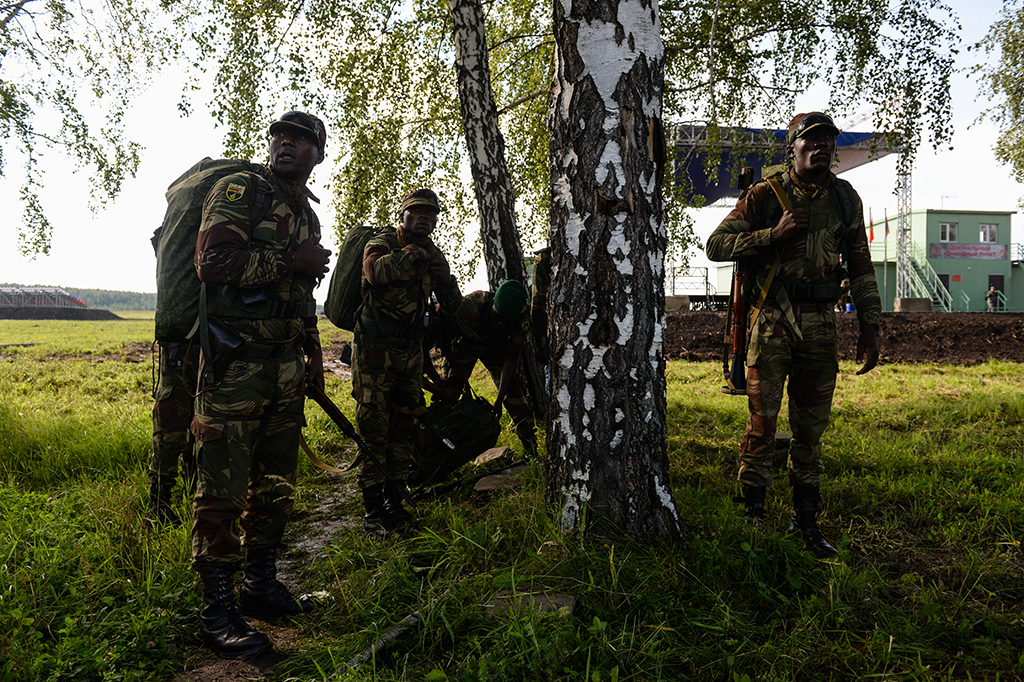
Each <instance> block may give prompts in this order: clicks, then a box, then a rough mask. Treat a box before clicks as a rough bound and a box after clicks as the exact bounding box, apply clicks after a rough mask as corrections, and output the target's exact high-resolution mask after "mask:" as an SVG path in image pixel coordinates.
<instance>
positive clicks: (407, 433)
mask: <svg viewBox="0 0 1024 682" xmlns="http://www.w3.org/2000/svg"><path fill="white" fill-rule="evenodd" d="M440 212H441V204H440V201H439V200H438V198H437V195H436V194H435V193H434V192H433V191H432V190H430V189H417V190H414V191H412V192H409V193H408V194H406V195H405V196H404V197H402V201H401V203H400V204H399V207H398V216H399V226H398V228H397V229H396V230H385V231H383V232H381V233H380V234H377V235H375V236H374V237H373V238H371V239H370V241H369V242H367V244H366V248H365V249H364V250H363V305H362V308H361V309H360V313H359V317H358V321H357V322H356V329H355V333H354V335H353V352H352V397H353V398H355V400H356V429H357V430H358V431H359V435H360V436H361V437H362V438H363V440H364V441H366V444H367V446H368V447H369V448H370V449H371V452H372V453H373V454H374V455H375V456H376V457H377V459H378V460H379V461H380V462H381V463H383V464H384V465H385V466H386V467H387V468H388V472H389V473H391V475H392V477H393V478H394V479H395V481H397V482H393V481H392V480H391V479H389V478H388V477H387V476H386V474H385V473H384V472H383V471H381V470H380V469H379V468H378V467H377V466H376V465H375V464H373V462H370V461H369V460H368V459H367V460H364V461H362V463H361V468H360V470H359V474H358V476H357V481H358V484H359V487H360V489H361V490H362V494H363V506H364V507H365V510H366V513H365V516H364V518H363V530H364V531H365V532H366V533H367V534H370V535H374V536H377V537H380V538H385V537H387V536H388V535H390V534H391V533H394V532H396V531H400V530H401V529H403V528H404V527H406V526H408V525H411V524H413V523H414V519H413V517H412V514H411V513H410V512H409V511H408V510H407V509H405V507H403V506H402V489H404V488H405V481H406V480H407V478H408V475H409V471H410V468H411V466H412V464H413V446H414V444H413V438H414V436H415V423H414V421H413V417H412V415H411V414H409V413H408V411H403V410H399V409H396V404H407V403H408V401H410V400H411V401H415V402H416V403H419V402H421V401H422V400H423V392H422V386H423V352H424V351H423V339H424V337H425V336H426V333H427V329H428V327H429V323H430V320H429V313H428V310H429V306H430V299H431V296H432V295H433V296H435V297H436V298H437V300H438V305H439V306H440V308H441V310H442V311H443V312H445V313H450V312H453V311H454V310H455V308H456V307H457V306H458V304H459V302H460V301H461V300H462V296H461V294H460V293H459V286H458V283H457V282H456V281H455V278H454V277H453V276H452V274H451V269H450V267H449V265H448V261H447V260H446V259H445V257H444V254H443V253H441V250H440V249H438V248H437V246H435V245H434V243H433V241H431V239H430V235H431V233H433V231H434V229H435V228H436V227H437V219H438V214H439V213H440ZM397 393H401V394H403V395H402V396H396V394H397ZM396 398H397V400H396Z"/></svg>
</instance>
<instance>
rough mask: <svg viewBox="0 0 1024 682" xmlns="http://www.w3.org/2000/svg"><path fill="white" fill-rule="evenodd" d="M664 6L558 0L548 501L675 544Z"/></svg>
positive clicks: (628, 0)
mask: <svg viewBox="0 0 1024 682" xmlns="http://www.w3.org/2000/svg"><path fill="white" fill-rule="evenodd" d="M658 12H659V9H658V4H657V0H603V1H601V2H597V1H595V0H555V22H554V25H555V40H556V63H555V83H554V100H553V102H552V108H551V113H550V117H551V182H552V205H551V242H552V246H553V249H552V263H553V275H552V284H551V293H550V295H549V300H550V301H551V303H550V310H549V317H550V329H551V355H552V357H551V391H552V393H551V402H550V405H549V412H548V472H547V479H548V491H549V498H550V499H551V501H552V502H554V503H555V504H557V505H558V507H559V509H560V515H561V517H560V522H561V526H562V527H563V529H570V528H574V527H584V528H585V529H591V528H595V527H598V528H607V529H609V530H613V531H614V532H626V533H630V534H632V535H639V536H648V537H651V536H656V537H659V538H662V539H667V540H675V539H679V538H680V537H681V532H682V531H681V524H680V520H679V515H678V511H677V508H676V505H675V501H674V500H673V497H672V492H671V489H670V486H669V480H668V457H667V453H666V444H665V361H664V356H663V353H662V339H663V330H664V324H665V297H664V259H665V244H666V231H665V224H664V217H663V212H662V200H661V185H662V176H663V170H664V139H663V135H662V130H661V111H662V86H663V82H664V46H663V45H662V42H661V37H660V21H659V15H658Z"/></svg>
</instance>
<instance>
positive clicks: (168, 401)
mask: <svg viewBox="0 0 1024 682" xmlns="http://www.w3.org/2000/svg"><path fill="white" fill-rule="evenodd" d="M198 375H199V345H198V344H193V345H190V344H189V343H188V342H187V341H186V342H184V343H170V342H163V341H161V342H160V358H159V361H158V370H157V385H156V390H155V391H154V392H153V400H154V402H153V452H152V454H151V455H150V458H149V481H150V483H152V484H154V485H161V484H164V485H171V484H173V483H174V479H175V478H177V476H178V460H179V459H180V460H181V473H182V476H184V477H185V478H186V479H194V478H195V475H196V458H195V452H194V445H193V443H194V440H195V439H194V438H192V432H191V431H190V430H189V426H190V425H191V423H192V415H193V414H194V413H195V411H194V406H193V401H194V398H193V397H192V396H193V395H194V394H195V392H196V379H197V377H198Z"/></svg>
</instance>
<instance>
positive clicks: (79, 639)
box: [0, 314, 1024, 682]
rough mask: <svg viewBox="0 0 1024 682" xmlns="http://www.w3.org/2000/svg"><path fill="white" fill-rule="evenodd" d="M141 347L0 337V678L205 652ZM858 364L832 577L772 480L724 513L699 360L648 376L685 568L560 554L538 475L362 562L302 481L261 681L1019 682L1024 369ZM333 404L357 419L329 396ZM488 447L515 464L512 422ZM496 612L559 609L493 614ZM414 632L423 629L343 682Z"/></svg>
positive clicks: (652, 549)
mask: <svg viewBox="0 0 1024 682" xmlns="http://www.w3.org/2000/svg"><path fill="white" fill-rule="evenodd" d="M125 316H126V317H129V316H130V314H125ZM151 325H152V323H151V322H130V321H126V322H115V323H96V322H79V323H62V322H46V323H28V322H13V321H0V343H2V344H7V343H36V344H38V345H35V346H27V347H4V348H0V589H2V591H0V679H4V680H7V679H16V680H37V679H40V680H42V679H47V680H49V679H57V680H159V679H171V678H172V677H173V676H174V675H175V674H176V673H180V672H181V671H183V670H185V669H187V668H189V667H192V666H194V665H196V664H197V662H199V661H201V660H203V659H204V657H205V653H204V652H203V650H202V649H200V648H199V646H198V642H197V638H196V613H197V610H198V607H199V591H198V584H197V580H196V578H195V574H194V573H193V572H192V571H191V570H190V568H189V556H188V532H187V530H186V529H172V530H168V531H160V532H149V531H147V530H146V528H145V526H144V524H143V523H142V513H143V511H144V504H145V494H146V493H145V488H146V482H145V462H146V458H147V456H148V451H149V436H150V433H149V429H150V424H149V409H150V401H151V398H150V390H151V377H152V366H151V361H150V360H149V356H148V355H147V354H145V353H143V354H142V355H141V356H140V357H134V358H132V359H127V360H126V359H123V357H124V355H125V354H124V353H123V352H122V350H121V349H122V346H123V345H124V344H126V343H127V344H136V345H139V346H140V347H142V346H144V344H146V343H148V341H149V336H150V334H151V330H152V326H151ZM325 336H328V337H332V336H335V334H334V332H328V333H326V334H325ZM22 339H23V340H22ZM853 369H854V368H853V366H852V365H844V366H843V367H842V375H841V377H840V380H839V384H838V389H837V398H836V408H835V411H834V414H833V424H832V426H831V427H830V429H829V431H828V432H827V433H826V436H825V451H826V467H827V478H826V485H825V487H824V489H823V495H824V506H825V508H824V513H823V515H822V518H821V521H822V525H823V527H824V528H825V530H826V533H827V536H828V537H829V539H830V540H832V541H833V542H834V544H836V545H837V546H838V548H839V550H840V554H839V557H838V559H837V560H834V561H827V562H823V561H817V560H815V559H814V558H813V557H812V556H811V555H810V554H809V553H807V552H806V551H804V550H803V548H802V546H801V544H800V543H799V542H798V541H796V540H794V539H792V538H789V537H786V536H785V534H784V532H783V530H784V528H785V526H786V523H787V519H786V516H787V514H788V511H789V509H790V504H789V499H788V498H789V486H788V484H787V482H786V480H785V478H786V477H785V468H784V463H783V462H780V463H779V464H780V468H779V470H778V473H779V477H778V479H777V481H776V485H775V487H773V488H772V489H771V490H770V493H769V498H768V503H769V506H770V510H771V511H770V516H769V524H768V530H767V531H765V532H757V531H755V530H753V529H751V528H750V527H748V526H747V525H745V524H744V523H743V522H742V520H741V519H740V518H739V512H740V507H739V505H737V504H735V503H733V502H732V501H731V498H732V496H733V495H735V494H736V493H737V492H738V491H737V490H736V485H735V482H734V475H735V457H736V450H737V442H738V439H739V436H740V434H741V431H742V428H743V424H744V421H745V414H746V408H745V404H744V401H743V400H742V399H741V398H736V397H733V396H727V395H724V394H722V393H721V392H720V391H719V385H720V383H721V382H720V380H719V378H718V375H719V372H720V368H719V367H718V366H717V365H715V364H705V363H696V364H695V363H682V362H676V363H671V364H670V365H669V368H668V387H669V396H668V403H669V410H668V414H669V424H668V433H669V441H668V442H669V451H670V458H671V474H672V483H673V489H674V492H675V496H676V500H677V502H678V504H679V507H680V509H681V510H682V514H683V517H684V519H685V521H686V523H687V526H688V529H689V531H688V534H689V540H688V542H687V543H686V545H685V546H678V547H677V546H663V545H651V544H640V543H637V542H635V541H633V540H630V539H624V538H619V539H611V538H608V539H596V538H583V537H580V536H579V535H577V534H569V535H565V534H563V533H561V532H560V531H559V530H558V529H557V528H555V527H554V526H553V524H552V521H551V515H550V514H549V510H548V509H547V507H546V505H545V503H544V499H543V485H542V480H541V476H542V473H541V471H540V467H539V466H535V467H534V468H533V469H531V471H530V472H529V474H528V476H527V484H526V485H525V486H524V487H523V488H522V489H520V490H519V491H517V492H515V493H511V494H506V495H503V496H500V497H496V498H493V499H491V500H490V501H489V502H488V503H486V504H481V503H479V502H478V501H476V500H474V499H472V498H470V497H469V496H468V495H467V494H465V493H462V494H457V495H453V496H449V497H447V498H443V499H440V500H438V501H435V502H432V503H427V504H424V503H421V505H420V506H421V507H422V512H421V513H422V516H423V520H424V525H425V528H426V530H425V531H424V532H423V534H422V535H421V536H419V537H416V538H412V539H409V540H405V541H401V542H392V543H378V542H374V541H371V540H369V539H367V538H364V537H363V536H362V534H361V533H360V532H359V530H358V523H357V522H356V519H355V518H354V517H356V516H357V515H358V514H359V511H360V504H359V502H358V501H357V500H356V499H354V498H351V497H348V496H339V495H338V494H337V493H338V491H339V490H347V489H350V488H351V485H350V483H348V482H347V481H348V480H349V479H344V480H345V481H346V482H345V483H344V485H342V484H341V483H340V482H339V478H338V477H337V476H335V475H329V474H325V473H322V472H320V471H319V470H317V469H314V468H313V467H312V466H311V465H309V464H308V462H306V461H304V460H303V461H302V463H301V465H300V467H301V469H300V475H301V479H302V481H301V484H300V492H299V496H298V504H297V511H296V514H295V522H294V523H293V524H292V525H291V526H290V538H289V539H290V540H291V541H292V542H295V541H297V540H299V539H301V540H302V542H301V543H296V545H295V546H294V547H293V549H292V550H291V553H290V555H289V556H291V557H292V558H299V559H301V566H302V569H301V574H300V580H301V582H302V583H303V585H304V586H305V588H306V589H310V590H319V591H322V593H323V595H324V598H325V600H326V603H327V606H326V608H324V609H323V610H322V611H321V612H319V614H318V615H316V616H315V617H313V618H310V619H308V620H303V621H297V622H296V623H294V624H293V627H294V628H295V629H296V637H295V639H294V641H292V642H291V644H290V645H289V646H288V648H287V655H285V656H281V657H280V660H279V661H278V662H277V663H276V665H274V666H273V667H272V668H271V669H269V670H268V671H267V672H266V673H265V674H266V679H269V680H282V681H283V680H326V679H334V678H335V674H336V671H339V670H341V671H342V674H341V677H342V678H343V679H354V680H355V679H358V680H364V679H365V680H423V679H428V680H516V681H518V680H588V681H593V682H597V681H602V680H603V681H607V680H680V679H693V680H729V681H731V682H739V681H742V680H793V679H799V680H850V679H880V680H966V679H974V680H982V679H987V680H995V679H1001V680H1017V679H1020V678H1021V675H1022V671H1024V655H1022V651H1024V623H1022V621H1021V617H1022V612H1024V606H1022V601H1024V574H1022V559H1024V557H1022V555H1021V550H1020V539H1021V535H1022V534H1024V489H1022V471H1021V463H1022V457H1024V442H1022V441H1024V397H1022V394H1021V390H1020V386H1021V383H1022V380H1024V368H1022V366H1020V365H1017V364H1009V363H989V364H983V365H978V366H975V367H970V368H953V367H941V366H928V365H920V366H906V365H888V366H883V367H880V368H878V369H877V370H875V371H874V372H872V373H870V374H868V375H866V376H863V377H855V376H853V374H852V372H853ZM478 385H479V388H480V390H481V391H482V392H483V393H485V394H487V395H490V394H493V387H491V386H490V385H489V383H488V382H487V381H483V380H482V379H481V381H479V383H478ZM328 392H329V393H331V394H332V395H334V396H336V397H337V399H338V401H339V404H340V405H341V407H342V409H343V410H344V411H345V412H346V413H348V414H349V415H351V414H352V413H353V405H352V403H351V400H350V399H349V398H348V397H347V393H348V392H347V387H346V386H344V385H343V384H342V383H341V381H340V380H339V379H337V378H336V377H333V376H332V377H329V391H328ZM308 416H309V421H310V426H309V428H308V430H307V439H309V440H310V442H311V443H312V444H314V446H315V447H317V448H319V449H320V450H321V451H324V452H326V453H327V455H328V456H329V457H332V458H334V459H335V460H337V461H342V460H344V459H346V458H347V457H349V452H350V448H349V446H348V445H347V444H346V443H345V442H344V440H343V439H342V438H341V437H340V436H339V435H338V434H337V433H336V432H335V431H334V430H333V428H332V427H330V425H329V424H328V423H327V422H326V420H325V419H324V418H323V416H322V414H321V413H319V411H318V410H316V409H315V408H311V409H310V411H309V415H308ZM783 423H784V420H783ZM503 440H504V442H508V443H510V444H513V445H517V444H515V443H514V441H515V439H514V437H512V438H510V437H509V429H508V427H507V425H506V432H505V434H503ZM324 500H331V502H330V506H329V507H327V508H325V507H324V504H325V503H324V502H323V501H324ZM181 510H182V511H183V512H185V511H186V500H184V499H182V500H181ZM325 514H326V515H328V516H329V517H330V518H333V519H335V520H337V521H339V522H343V521H345V520H346V519H347V520H348V521H349V523H348V525H347V526H345V527H346V528H347V530H343V531H342V532H341V534H340V536H337V535H336V536H333V537H335V538H338V537H340V539H335V540H333V541H331V542H327V543H324V542H323V541H321V540H319V538H320V537H321V535H320V533H321V530H322V529H321V528H320V527H319V526H318V525H317V524H318V523H322V519H323V517H324V515H325ZM314 519H318V520H316V521H314ZM323 537H326V535H324V536H323ZM302 548H307V549H302ZM499 590H513V591H514V592H515V593H516V594H521V595H523V594H539V593H561V594H566V595H571V596H572V597H573V598H574V599H575V600H576V606H575V610H574V611H573V613H572V614H571V615H569V614H566V613H558V612H553V613H535V612H533V611H531V610H518V611H517V610H513V611H508V612H502V613H499V614H498V615H496V616H488V615H487V610H486V608H485V606H486V605H487V604H490V603H493V600H494V596H495V593H496V592H498V591H499ZM414 611H421V614H422V617H423V622H422V623H421V625H420V626H419V627H418V628H415V629H413V630H411V631H410V632H408V633H406V634H405V635H404V636H403V637H402V638H400V639H399V640H397V641H396V643H395V645H394V647H393V648H392V649H389V650H388V651H387V652H386V653H385V654H384V655H383V656H382V657H380V658H378V659H377V660H375V661H371V662H370V663H367V664H365V665H363V666H362V667H360V668H359V669H358V670H357V671H354V672H344V669H345V662H346V661H348V660H349V659H350V658H352V657H353V656H354V655H356V654H357V653H359V652H360V651H362V650H363V649H364V648H365V647H366V646H367V645H368V644H369V643H370V642H372V641H373V640H374V639H375V638H376V637H378V636H379V635H380V634H382V633H383V632H385V631H386V630H387V629H388V628H391V627H392V626H394V625H395V624H396V623H398V622H399V621H400V620H401V619H402V618H403V617H404V616H406V615H408V614H410V613H412V612H414Z"/></svg>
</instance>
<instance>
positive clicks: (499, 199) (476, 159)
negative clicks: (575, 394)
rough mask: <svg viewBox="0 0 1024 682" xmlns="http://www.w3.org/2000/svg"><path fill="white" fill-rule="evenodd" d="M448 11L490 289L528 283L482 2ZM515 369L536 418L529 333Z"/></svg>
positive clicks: (462, 1)
mask: <svg viewBox="0 0 1024 682" xmlns="http://www.w3.org/2000/svg"><path fill="white" fill-rule="evenodd" d="M448 11H449V13H450V15H451V19H452V29H453V31H454V36H455V68H456V77H457V80H458V84H459V105H460V107H461V110H462V122H463V127H464V128H465V133H466V145H467V147H469V163H470V170H471V172H472V174H473V189H474V191H475V193H476V203H477V207H478V209H479V211H480V237H481V241H482V242H483V249H484V264H485V265H486V267H487V281H488V284H489V285H490V287H491V291H494V290H496V289H497V288H498V286H499V285H500V284H501V283H502V282H504V281H505V280H506V279H514V280H517V281H519V282H521V283H522V284H527V281H526V267H525V265H524V263H523V252H522V249H521V247H520V242H519V227H518V226H517V225H516V213H515V206H516V196H515V190H514V189H513V187H512V176H511V175H510V174H509V172H508V165H507V164H506V163H505V138H504V137H503V136H502V134H501V129H500V128H499V127H498V109H497V107H496V106H495V104H494V91H493V90H492V89H491V68H490V64H489V62H488V59H487V36H486V33H485V22H484V13H483V10H482V9H481V7H480V0H449V3H448ZM528 339H529V340H528V342H527V347H526V350H525V351H524V352H523V354H522V356H521V360H520V365H519V377H520V379H521V380H522V381H523V382H524V384H525V385H526V388H527V391H528V392H529V394H530V406H531V408H532V409H533V412H534V414H535V415H537V417H539V418H543V417H544V415H545V414H546V412H547V405H546V404H545V398H544V378H543V376H544V375H543V373H542V372H541V369H540V366H539V364H538V363H537V361H536V346H535V344H534V343H533V339H532V335H531V336H529V337H528Z"/></svg>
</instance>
